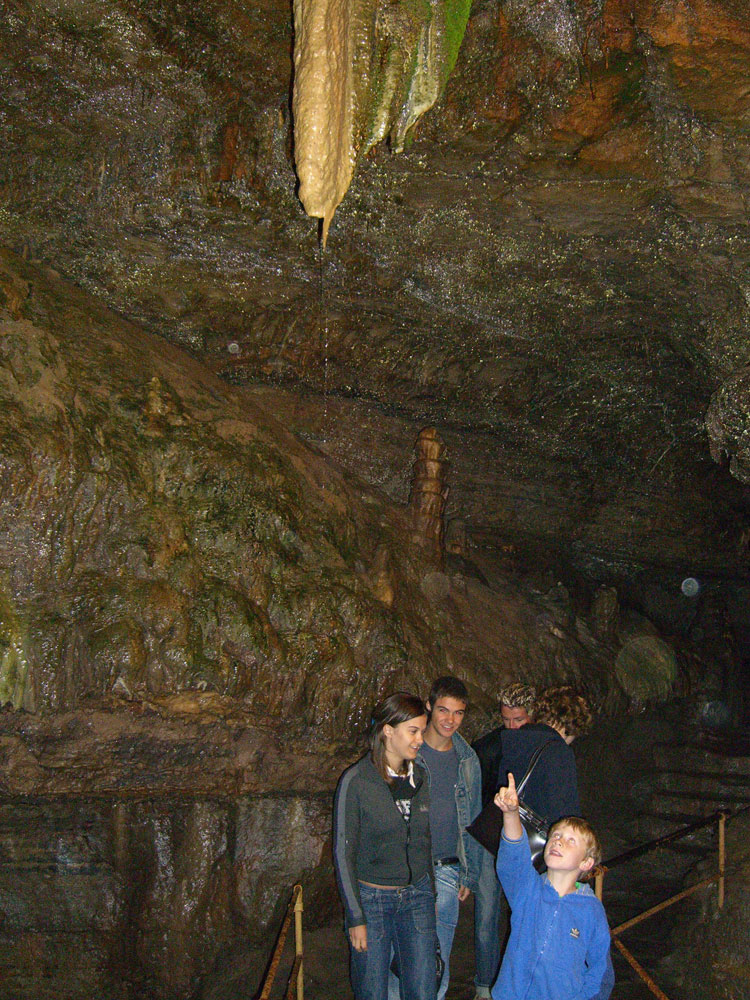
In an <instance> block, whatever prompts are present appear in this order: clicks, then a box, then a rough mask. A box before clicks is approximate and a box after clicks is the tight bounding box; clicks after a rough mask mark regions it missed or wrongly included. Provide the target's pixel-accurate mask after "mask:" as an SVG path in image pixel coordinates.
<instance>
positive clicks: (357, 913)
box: [333, 754, 434, 927]
mask: <svg viewBox="0 0 750 1000" xmlns="http://www.w3.org/2000/svg"><path fill="white" fill-rule="evenodd" d="M414 784H415V786H416V788H415V792H414V795H413V797H412V800H411V816H410V819H409V822H408V823H407V822H406V821H405V820H404V818H403V816H402V815H401V813H400V812H399V809H398V806H397V805H396V803H395V802H394V801H393V796H392V795H391V790H390V788H389V786H388V783H387V782H386V781H385V779H384V778H383V777H382V776H381V775H380V774H379V773H378V770H377V768H376V767H375V764H374V763H373V761H372V757H371V756H370V754H367V756H366V757H362V759H361V760H358V761H357V763H356V764H352V766H351V767H349V768H347V770H346V771H344V773H343V774H342V775H341V778H340V779H339V784H338V788H337V789H336V798H335V800H334V806H333V862H334V865H335V867H336V878H337V879H338V884H339V892H340V894H341V899H342V902H343V904H344V909H345V911H346V926H347V927H357V926H359V925H360V924H365V923H367V921H366V920H365V916H364V914H363V912H362V903H361V900H360V895H359V880H360V879H361V880H362V881H363V882H373V883H375V884H376V885H398V886H406V885H414V884H415V883H416V882H419V880H420V879H422V878H424V876H425V875H429V876H430V879H431V880H434V874H433V867H432V842H431V839H430V788H429V782H428V781H427V780H426V774H425V772H424V770H423V769H422V768H421V767H420V766H419V765H418V764H415V765H414Z"/></svg>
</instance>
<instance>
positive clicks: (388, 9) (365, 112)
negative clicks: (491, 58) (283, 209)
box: [293, 0, 471, 243]
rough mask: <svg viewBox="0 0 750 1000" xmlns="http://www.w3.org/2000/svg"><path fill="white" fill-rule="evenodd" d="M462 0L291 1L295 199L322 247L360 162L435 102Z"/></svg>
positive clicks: (395, 141)
mask: <svg viewBox="0 0 750 1000" xmlns="http://www.w3.org/2000/svg"><path fill="white" fill-rule="evenodd" d="M470 6H471V3H470V0H400V2H398V3H384V2H383V0H295V2H294V31H295V42H294V97H293V107H294V141H295V162H296V167H297V176H298V177H299V182H300V187H299V196H300V200H301V201H302V204H303V205H304V208H305V211H306V212H307V214H308V215H311V216H314V217H316V218H319V219H322V220H323V242H324V243H325V240H326V237H327V234H328V227H329V226H330V223H331V219H332V218H333V214H334V212H335V211H336V209H337V208H338V206H339V204H340V203H341V200H342V198H343V197H344V195H345V194H346V192H347V190H348V188H349V185H350V183H351V180H352V177H353V175H354V170H355V167H356V164H357V161H358V159H359V158H360V157H361V156H362V155H364V153H366V152H367V151H368V150H369V149H371V148H372V147H373V146H374V145H375V144H376V143H378V142H380V141H381V140H382V139H384V138H385V137H386V136H388V137H389V139H390V143H391V148H392V149H394V150H396V151H399V150H401V149H402V148H403V145H404V140H405V138H406V135H407V133H408V132H409V130H410V129H411V128H412V126H413V125H414V123H415V122H416V121H417V120H418V119H419V117H420V116H421V115H422V114H424V112H425V111H427V110H428V109H429V108H431V107H432V105H433V104H434V103H435V101H437V99H438V98H439V96H440V94H441V93H442V90H443V87H444V86H445V83H446V81H447V79H448V76H449V75H450V72H451V70H452V69H453V67H454V65H455V62H456V58H457V56H458V49H459V46H460V44H461V40H462V38H463V34H464V31H465V30H466V23H467V21H468V17H469V8H470Z"/></svg>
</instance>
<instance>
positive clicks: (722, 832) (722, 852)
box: [719, 812, 727, 910]
mask: <svg viewBox="0 0 750 1000" xmlns="http://www.w3.org/2000/svg"><path fill="white" fill-rule="evenodd" d="M726 825H727V814H726V813H725V812H722V813H721V814H720V815H719V909H720V910H721V909H722V908H723V906H724V869H725V861H726Z"/></svg>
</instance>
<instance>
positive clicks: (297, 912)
mask: <svg viewBox="0 0 750 1000" xmlns="http://www.w3.org/2000/svg"><path fill="white" fill-rule="evenodd" d="M295 889H299V893H298V894H297V901H296V902H295V904H294V950H295V953H296V956H297V960H298V962H299V972H298V973H297V1000H304V996H305V986H304V977H303V973H302V961H303V959H302V911H303V909H304V906H303V905H302V886H301V885H296V886H295Z"/></svg>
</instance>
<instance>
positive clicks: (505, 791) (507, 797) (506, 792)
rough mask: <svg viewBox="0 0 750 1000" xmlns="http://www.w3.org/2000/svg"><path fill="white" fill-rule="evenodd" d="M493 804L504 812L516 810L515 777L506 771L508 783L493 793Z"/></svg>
mask: <svg viewBox="0 0 750 1000" xmlns="http://www.w3.org/2000/svg"><path fill="white" fill-rule="evenodd" d="M495 805H496V806H497V807H498V809H502V811H503V812H504V813H508V812H518V792H517V791H516V779H515V778H514V777H513V775H512V774H511V773H510V772H508V784H507V786H506V787H505V788H500V789H498V792H497V795H495Z"/></svg>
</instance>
